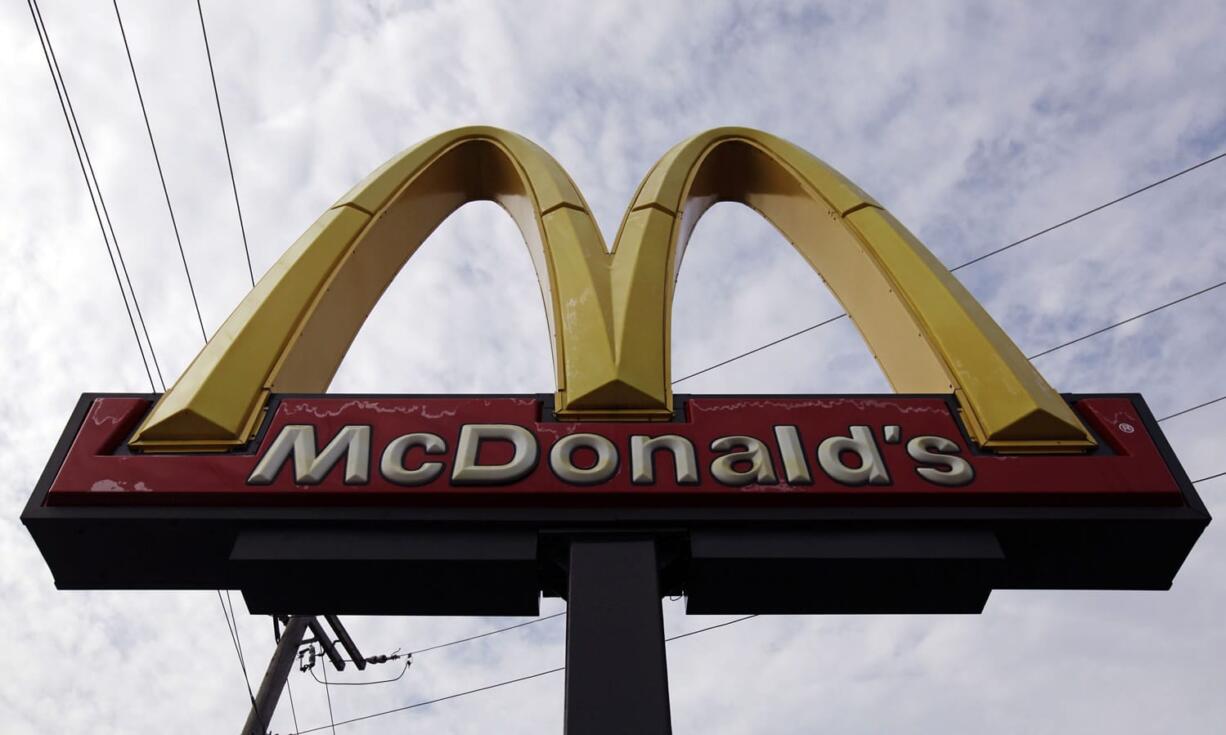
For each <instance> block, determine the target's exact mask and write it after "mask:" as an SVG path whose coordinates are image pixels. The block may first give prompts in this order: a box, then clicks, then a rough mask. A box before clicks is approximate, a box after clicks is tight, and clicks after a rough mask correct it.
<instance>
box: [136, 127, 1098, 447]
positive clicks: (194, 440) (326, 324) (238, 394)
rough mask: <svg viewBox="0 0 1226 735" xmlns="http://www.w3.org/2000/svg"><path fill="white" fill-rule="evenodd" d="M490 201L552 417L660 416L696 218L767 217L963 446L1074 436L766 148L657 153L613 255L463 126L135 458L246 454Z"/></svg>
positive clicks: (770, 141)
mask: <svg viewBox="0 0 1226 735" xmlns="http://www.w3.org/2000/svg"><path fill="white" fill-rule="evenodd" d="M475 200H493V201H496V202H498V203H499V204H500V205H501V206H502V207H503V208H504V209H506V210H507V211H508V212H509V213H510V214H511V216H512V218H513V219H514V220H515V222H516V223H517V225H518V226H519V229H520V231H521V233H522V234H523V236H524V239H525V241H526V243H527V245H528V248H529V251H530V253H531V254H532V258H533V264H534V266H535V267H536V271H537V277H538V280H539V281H540V285H541V291H542V295H543V296H544V301H545V310H546V316H547V320H548V323H549V328H550V334H551V340H552V345H553V352H554V360H555V375H556V380H557V401H556V404H557V408H558V412H559V414H561V415H562V416H565V417H571V418H576V419H589V420H590V419H596V418H604V419H636V420H653V419H664V418H667V417H668V416H669V415H671V410H672V390H671V387H670V382H669V329H670V326H669V324H670V321H671V310H672V299H673V287H674V281H675V274H676V271H677V268H678V267H679V266H680V261H681V255H682V253H683V251H684V248H685V244H686V242H687V241H688V238H689V234H690V232H691V231H692V230H693V227H694V224H695V223H696V222H697V220H698V218H699V217H701V216H702V213H703V212H705V211H706V209H707V208H708V207H710V206H711V204H713V203H715V202H717V201H739V202H743V203H745V204H747V205H748V206H750V207H753V208H754V209H756V210H758V211H759V212H761V213H762V214H763V215H765V216H766V217H767V218H768V219H769V220H770V221H771V222H772V223H774V224H775V226H776V227H778V229H779V230H780V231H782V232H783V233H784V235H785V236H786V237H788V239H790V240H791V241H792V243H793V244H794V245H795V246H796V247H797V249H798V250H799V251H800V252H801V254H802V255H803V256H804V257H805V258H806V259H807V260H808V261H809V263H810V264H811V265H813V267H814V268H815V269H816V270H817V271H818V272H819V274H821V275H822V276H823V278H825V279H826V281H827V283H828V284H829V285H830V287H831V288H832V290H833V291H834V293H835V294H836V296H837V297H838V298H839V299H840V300H841V301H842V302H843V304H844V306H846V307H847V310H848V313H849V314H851V315H852V317H853V319H854V320H855V322H856V324H857V326H858V327H859V328H860V330H861V332H862V333H863V334H864V336H865V339H866V340H867V341H868V342H869V344H870V346H871V347H872V349H873V350H874V354H875V355H876V357H877V359H878V360H879V362H880V363H881V365H882V367H883V369H884V370H885V372H886V375H887V377H888V378H889V379H890V381H891V382H892V384H893V385H894V386H895V388H896V389H898V390H900V391H907V392H926V393H927V392H935V393H948V392H953V393H954V394H955V395H956V396H957V397H958V399H959V401H960V405H961V406H962V408H963V413H964V417H965V418H966V423H967V425H968V427H969V428H970V431H971V433H972V435H973V438H974V439H975V440H976V441H977V442H979V443H980V444H981V445H984V446H987V447H990V448H996V449H1001V450H1006V451H1051V450H1057V451H1059V450H1064V451H1068V450H1072V449H1079V448H1084V447H1087V446H1092V445H1093V440H1092V438H1091V437H1090V435H1089V434H1088V433H1087V432H1086V431H1085V429H1084V428H1083V427H1082V426H1081V424H1080V422H1079V421H1078V420H1077V418H1076V416H1074V415H1073V413H1072V412H1071V411H1070V410H1069V408H1068V406H1067V405H1065V403H1064V401H1063V400H1062V399H1061V398H1060V396H1059V395H1058V394H1056V393H1055V391H1053V390H1052V389H1051V388H1050V386H1048V385H1047V383H1046V382H1045V381H1044V380H1043V378H1042V377H1041V376H1040V375H1039V374H1038V373H1037V371H1035V370H1034V368H1033V367H1031V366H1030V364H1029V362H1027V361H1026V360H1025V358H1024V357H1023V356H1022V355H1021V353H1020V352H1019V351H1018V350H1017V348H1016V347H1015V346H1014V345H1013V343H1012V342H1011V341H1010V340H1009V339H1008V337H1007V336H1005V334H1004V333H1003V332H1002V331H1001V330H1000V328H999V327H998V326H997V325H996V324H995V322H993V321H992V320H991V318H990V317H989V316H988V315H987V314H986V313H985V312H984V311H983V309H982V308H981V307H980V306H979V305H978V303H977V302H975V300H974V298H973V297H971V296H970V294H969V293H967V292H966V290H965V289H963V288H962V286H961V285H960V284H959V283H958V282H957V280H956V279H954V278H953V276H951V275H950V274H949V272H948V271H947V270H946V269H945V268H944V267H943V266H942V265H941V264H940V263H939V261H937V260H936V259H935V258H934V257H933V256H932V254H931V253H929V252H928V250H927V249H925V248H924V246H923V245H922V244H920V243H919V242H918V241H917V240H916V239H915V238H914V237H913V236H911V234H910V233H908V232H907V231H906V229H905V228H903V227H902V225H901V224H899V223H898V222H897V221H896V220H894V219H893V218H892V217H891V216H890V215H889V213H887V212H885V210H884V209H882V208H881V207H880V205H878V204H877V203H876V202H875V201H873V200H872V199H871V198H870V197H868V195H866V194H865V193H864V192H862V191H860V190H859V189H858V188H857V187H856V186H855V185H854V184H852V183H851V182H849V181H847V180H846V179H845V178H843V177H842V176H841V175H840V174H838V172H836V171H834V170H833V169H831V168H830V167H828V166H826V165H825V164H824V163H822V162H821V161H819V160H818V159H816V158H814V157H813V156H811V155H809V154H808V153H806V152H805V151H803V150H801V149H799V148H797V147H795V146H793V145H791V144H789V143H787V142H786V141H783V140H781V139H779V138H775V137H774V136H770V135H767V134H765V133H761V132H759V131H755V130H748V129H743V128H721V129H717V130H713V131H709V132H707V133H703V134H701V135H698V136H695V137H694V138H691V139H689V140H687V141H685V142H683V143H681V144H680V145H678V146H676V147H675V148H673V149H672V150H671V151H669V152H668V153H667V154H666V155H665V156H664V158H663V159H661V161H660V162H659V163H658V164H657V165H656V166H655V167H654V168H653V169H652V171H651V172H650V173H649V174H648V175H647V177H646V178H645V179H644V181H643V183H642V185H640V187H639V191H638V192H637V194H636V195H635V199H634V201H633V203H632V204H631V206H630V208H629V210H628V211H627V213H626V217H625V219H624V220H623V222H622V227H621V230H620V232H619V234H618V238H617V242H616V244H615V247H614V250H613V252H612V253H610V252H607V251H606V249H605V246H604V242H603V239H602V238H601V236H600V232H599V229H598V228H597V227H596V224H595V222H594V221H593V218H592V216H591V213H590V211H589V210H588V207H587V204H586V202H584V200H583V198H582V196H581V195H580V193H579V191H578V190H577V188H576V187H575V186H574V183H573V182H572V181H571V180H570V178H569V177H568V176H567V175H566V173H565V172H564V171H563V170H562V168H561V167H560V166H559V165H558V164H557V162H556V161H555V160H554V159H553V158H551V157H550V156H549V155H548V154H547V153H546V152H545V151H543V150H542V149H541V148H539V147H537V146H536V145H535V144H533V143H531V142H530V141H528V140H527V139H525V138H522V137H520V136H518V135H515V134H513V133H509V132H507V131H503V130H498V129H496V128H485V127H473V128H462V129H459V130H453V131H450V132H448V133H444V134H442V135H438V136H435V137H433V138H430V139H429V140H426V141H424V142H423V143H420V144H418V145H417V146H414V147H413V148H410V149H409V150H407V151H405V152H404V153H402V154H401V155H399V156H397V157H396V158H394V159H392V160H391V161H389V162H388V163H387V164H385V165H384V166H383V167H381V168H380V169H378V170H377V171H375V172H374V173H373V174H371V175H370V176H369V177H367V179H366V180H365V181H363V182H362V183H360V184H359V185H357V186H356V187H354V189H352V190H351V191H350V192H349V193H348V194H346V195H345V196H343V197H342V198H341V199H340V200H339V201H338V202H337V203H336V204H335V205H333V207H331V208H330V209H329V210H328V211H327V212H325V213H324V215H323V216H322V217H320V219H319V220H317V221H316V223H315V224H314V225H312V227H311V228H310V229H309V230H308V231H307V232H306V233H305V234H304V235H303V236H302V237H301V238H299V239H298V241H297V242H296V243H295V244H294V245H293V246H291V247H290V249H289V250H288V251H286V253H285V254H284V255H283V256H282V257H281V259H280V260H279V261H278V262H277V264H276V265H274V266H273V268H272V269H271V270H270V271H269V272H268V274H267V275H265V276H264V278H262V279H261V280H260V282H259V284H257V286H256V287H255V289H253V290H252V292H251V293H250V294H248V296H247V297H246V298H245V299H244V300H243V302H242V303H241V304H240V305H239V307H238V308H237V309H236V310H235V312H234V313H233V314H232V315H231V316H230V318H229V319H227V320H226V322H225V324H223V325H222V327H221V329H220V330H219V331H218V333H217V334H216V335H215V336H214V337H213V339H211V340H210V341H209V343H208V344H207V345H206V346H205V348H204V349H203V350H202V351H201V353H200V354H199V355H198V356H197V357H196V359H195V360H194V361H193V362H192V364H191V365H189V366H188V368H187V370H186V371H184V373H183V375H182V376H181V377H180V378H179V380H178V381H177V382H176V383H175V385H174V386H173V387H172V388H171V389H170V390H169V391H167V392H166V394H165V395H163V396H162V398H161V400H159V402H158V404H157V405H156V406H155V407H154V409H153V411H151V412H150V415H149V416H148V417H147V418H146V420H145V422H144V423H143V424H142V425H141V427H140V428H139V429H138V431H137V433H136V435H135V437H134V440H133V442H132V443H133V445H134V446H137V447H139V448H142V449H145V450H151V451H158V450H176V451H192V450H220V449H225V448H228V447H232V446H236V445H239V444H242V443H243V442H245V441H246V440H247V439H248V438H249V437H250V436H251V434H252V432H253V431H254V429H255V427H256V425H257V423H258V419H259V417H260V415H261V412H262V410H263V407H264V405H265V403H266V399H267V396H268V394H269V393H270V392H322V391H324V390H326V389H327V386H328V383H329V382H330V381H331V379H332V376H333V374H334V373H335V371H336V369H337V367H339V365H340V362H341V360H342V359H343V357H344V354H345V351H346V350H347V349H348V347H349V345H350V343H351V342H352V340H353V338H354V337H355V336H356V334H357V332H358V330H359V329H360V327H361V325H362V322H363V321H364V320H365V319H366V317H367V315H368V314H369V313H370V311H371V309H373V307H374V305H375V303H376V302H377V301H378V299H379V297H380V296H381V295H382V293H383V291H384V290H385V289H386V288H387V286H388V284H390V282H391V280H392V279H393V278H394V277H395V274H396V273H397V272H398V271H399V270H400V268H401V267H402V266H403V265H404V263H405V262H407V260H408V259H409V258H410V257H411V256H412V255H413V253H414V252H415V251H416V249H417V248H418V247H419V246H420V244H421V243H422V241H424V240H425V238H426V237H427V236H428V235H429V234H430V233H431V232H432V231H433V230H434V228H435V227H437V226H438V224H439V223H441V222H442V221H443V220H444V219H445V218H446V217H447V216H448V215H450V214H451V213H452V212H453V211H455V209H457V208H458V207H460V206H462V205H463V204H465V203H467V202H470V201H475Z"/></svg>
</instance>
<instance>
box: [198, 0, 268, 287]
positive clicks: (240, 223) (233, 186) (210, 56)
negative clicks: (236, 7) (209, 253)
mask: <svg viewBox="0 0 1226 735" xmlns="http://www.w3.org/2000/svg"><path fill="white" fill-rule="evenodd" d="M196 12H197V13H198V14H199V15H200V34H201V35H202V36H204V55H205V56H206V57H207V58H208V60H209V79H211V80H213V100H214V101H215V102H217V122H219V123H221V142H222V144H223V145H224V146H225V149H226V165H227V166H229V167H230V188H231V189H233V190H234V209H235V210H237V211H238V231H239V232H240V233H242V235H243V252H244V253H246V255H247V275H248V276H249V277H250V278H251V287H252V288H254V287H255V271H254V270H253V269H252V268H251V250H250V248H248V247H247V228H246V227H245V226H244V225H243V207H242V205H241V204H239V202H238V182H237V181H235V179H234V161H233V160H231V159H230V139H229V138H228V137H227V136H226V119H225V118H224V117H222V115H221V95H220V94H218V93H217V75H216V74H215V73H214V72H213V52H212V51H210V50H209V32H208V31H207V30H205V27H204V8H203V7H202V6H201V5H200V0H196Z"/></svg>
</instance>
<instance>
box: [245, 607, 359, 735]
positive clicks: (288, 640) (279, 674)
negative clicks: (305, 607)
mask: <svg viewBox="0 0 1226 735" xmlns="http://www.w3.org/2000/svg"><path fill="white" fill-rule="evenodd" d="M324 619H325V620H327V621H328V624H329V625H331V626H332V630H333V632H335V633H336V637H337V639H338V640H340V642H341V646H342V647H344V649H345V652H346V653H348V654H349V656H350V659H351V660H352V661H353V665H354V666H356V667H358V670H359V671H360V670H363V669H365V668H366V664H367V661H366V659H365V658H363V657H362V653H361V651H359V650H358V647H357V645H356V644H355V643H354V642H353V637H352V636H350V635H349V631H348V630H346V629H345V626H344V625H342V624H341V621H340V618H338V617H337V616H335V615H325V616H324ZM275 624H276V623H275V619H274V625H275ZM308 629H309V630H310V631H311V632H312V633H313V634H314V635H315V637H314V638H313V639H311V640H305V639H304V637H305V636H306V632H307V630H308ZM316 642H317V643H319V646H320V648H322V649H323V651H324V655H325V656H327V658H328V660H329V661H331V662H332V666H333V667H334V668H335V669H336V670H337V671H344V670H345V659H344V658H343V657H342V656H341V655H340V652H339V651H337V650H336V646H335V645H333V643H332V638H331V637H330V636H329V635H328V632H327V631H326V630H324V627H323V626H322V625H320V623H319V621H318V620H316V619H315V616H314V615H291V616H290V617H289V620H288V621H287V622H286V623H285V630H284V631H283V632H282V633H281V637H280V638H279V639H277V649H276V650H275V651H273V654H272V659H271V660H269V662H268V669H267V670H266V671H265V672H264V678H263V679H262V680H261V681H260V690H259V691H258V692H257V693H256V695H255V702H253V703H252V705H251V711H250V712H249V713H248V714H247V722H246V724H244V725H243V731H242V735H267V733H268V728H269V727H270V726H271V724H272V715H273V712H276V710H277V702H278V700H280V699H281V690H282V689H284V688H285V681H286V679H288V678H289V672H290V669H292V668H293V666H294V657H295V656H296V655H297V654H298V649H299V648H301V647H302V645H303V644H304V643H316ZM377 658H378V657H376V659H377ZM325 665H326V664H325Z"/></svg>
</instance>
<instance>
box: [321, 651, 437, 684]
mask: <svg viewBox="0 0 1226 735" xmlns="http://www.w3.org/2000/svg"><path fill="white" fill-rule="evenodd" d="M404 658H405V662H404V666H402V667H401V668H400V673H399V674H397V675H396V676H393V677H391V678H390V679H376V680H374V681H331V682H330V681H328V672H327V668H328V662H327V660H326V659H325V660H324V661H323V662H322V666H323V668H324V669H325V671H324V678H323V681H320V680H319V677H318V676H315V669H314V668H310V669H308V671H310V672H311V678H312V679H314V680H315V682H316V683H318V684H323V685H324V686H327V687H367V686H372V685H374V684H390V683H392V682H394V681H400V680H401V679H403V678H404V675H405V673H406V672H408V670H409V667H410V666H412V665H413V661H412V659H410V658H409V657H408V656H405V657H404Z"/></svg>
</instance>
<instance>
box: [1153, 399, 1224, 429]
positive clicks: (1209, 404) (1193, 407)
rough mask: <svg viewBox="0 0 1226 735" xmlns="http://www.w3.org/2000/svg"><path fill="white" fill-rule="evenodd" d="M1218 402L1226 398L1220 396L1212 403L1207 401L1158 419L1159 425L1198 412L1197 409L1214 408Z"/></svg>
mask: <svg viewBox="0 0 1226 735" xmlns="http://www.w3.org/2000/svg"><path fill="white" fill-rule="evenodd" d="M1218 401H1226V396H1218V397H1217V398H1214V399H1213V400H1211V401H1205V402H1204V403H1198V404H1196V405H1195V406H1192V407H1191V408H1185V409H1183V410H1182V411H1176V412H1175V413H1172V414H1168V415H1166V416H1163V417H1162V418H1160V419H1158V423H1162V422H1163V421H1166V420H1167V419H1173V418H1175V417H1176V416H1182V415H1184V414H1185V413H1192V412H1193V411H1195V410H1197V409H1201V408H1204V407H1205V406H1212V405H1213V404H1215V403H1217V402H1218Z"/></svg>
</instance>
